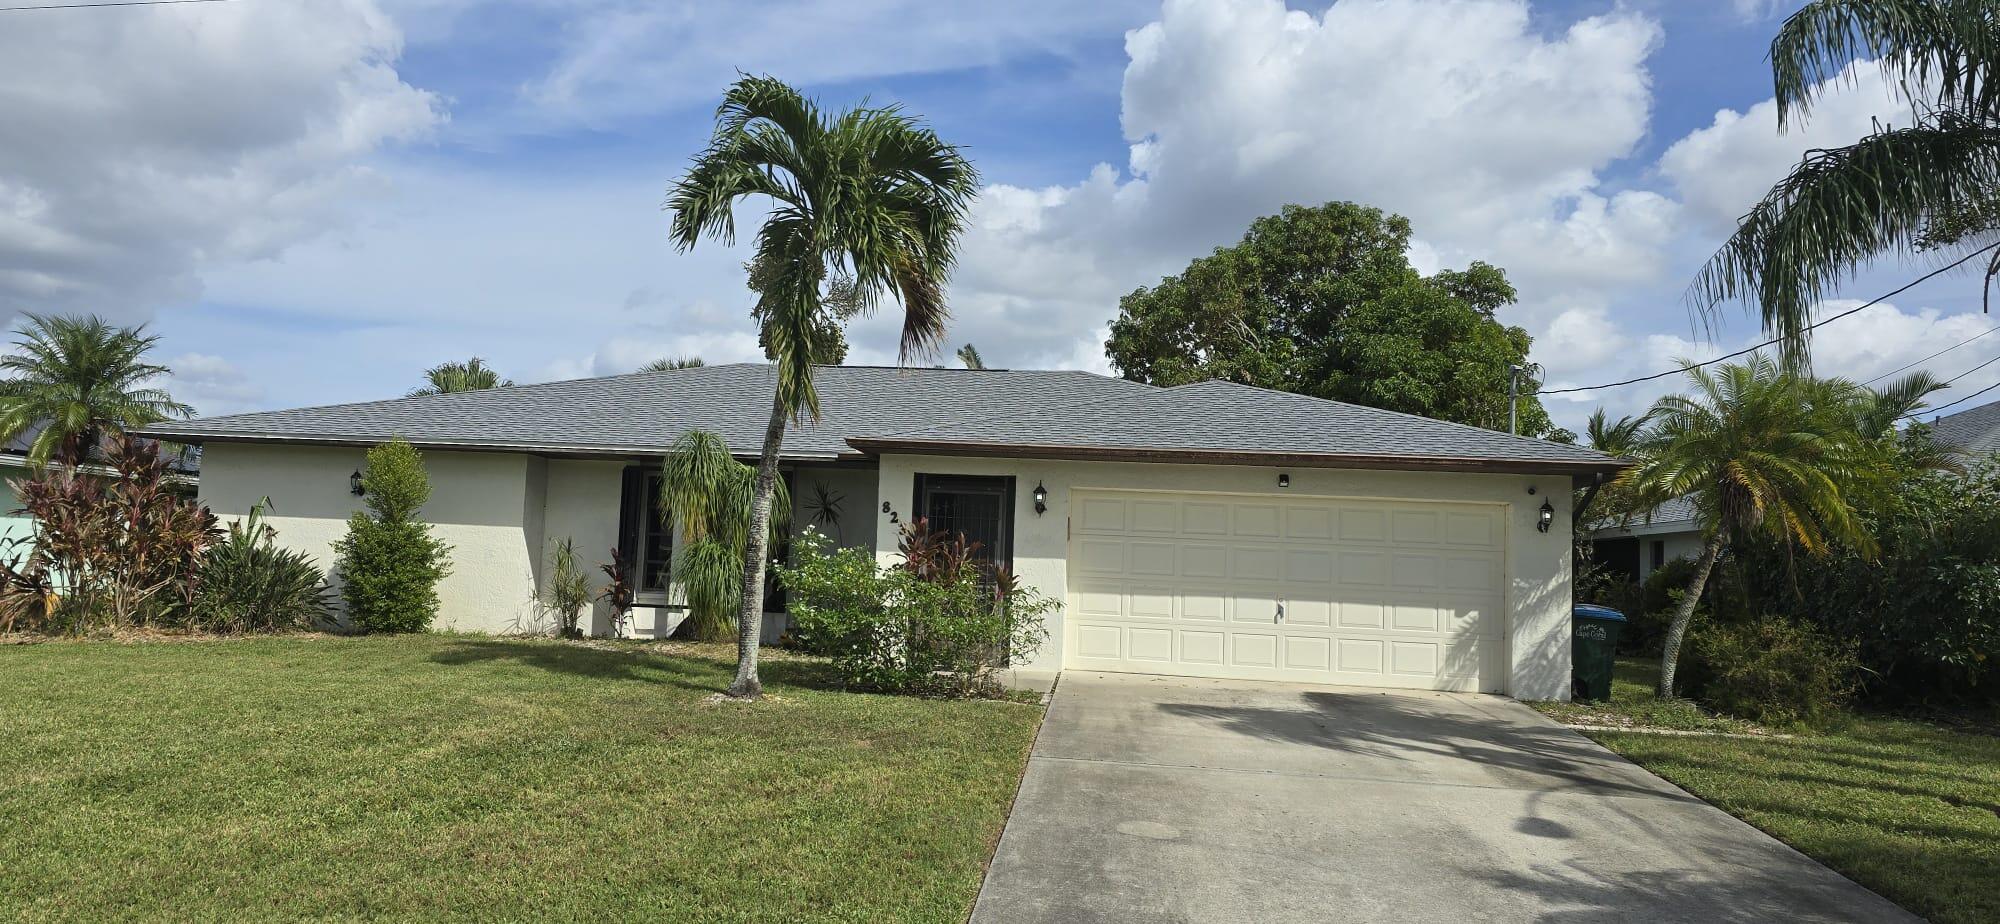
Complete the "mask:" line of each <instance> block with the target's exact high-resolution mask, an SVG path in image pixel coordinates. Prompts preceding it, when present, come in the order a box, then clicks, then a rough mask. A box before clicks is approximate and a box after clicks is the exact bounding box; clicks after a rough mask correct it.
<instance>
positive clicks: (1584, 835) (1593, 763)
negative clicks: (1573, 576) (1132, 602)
mask: <svg viewBox="0 0 2000 924" xmlns="http://www.w3.org/2000/svg"><path fill="white" fill-rule="evenodd" d="M972 920H973V921H974V922H975V924H1032V922H1062V924H1076V922H1087V921H1118V922H1191V924H1192V922H1231V924H1238V922H1242V924H1250V922H1255V924H1285V922H1294V921H1298V922H1304V921H1312V922H1327V921H1495V922H1498V921H1612V920H1632V921H1649V922H1655V921H1688V922H1715V921H1772V920H1785V921H1897V922H1903V921H1915V920H1917V919H1916V918H1915V917H1914V916H1912V915H1910V914H1908V913H1906V912H1904V911H1902V910H1901V909H1899V908H1897V907H1896V906H1895V905H1893V904H1891V903H1890V902H1888V901H1887V900H1885V899H1883V898H1882V897H1880V896H1878V895H1876V894H1874V893H1873V892H1870V891H1868V890H1867V889H1864V888H1862V887H1860V886H1858V885H1856V884H1854V883H1853V882H1851V881H1849V880H1848V879H1846V878H1843V877H1842V876H1840V875H1838V874H1836V873H1834V872H1833V871H1831V870H1829V869H1827V868H1826V867H1824V866H1821V865H1820V864H1819V863H1816V862H1814V861H1813V860H1811V859H1809V858H1807V857H1805V856H1804V855H1802V854H1800V853H1798V852H1797V851H1795V850H1792V849H1791V848H1790V847H1787V846H1785V845H1784V844H1782V843H1779V842H1778V841H1777V840H1775V839H1773V838H1771V837H1769V836H1768V835H1765V834H1763V833H1762V832H1760V831H1757V830H1756V829H1755V828H1752V827H1750V826H1749V825H1747V824H1744V823H1743V822H1741V821H1738V820H1737V819H1735V818H1733V817H1731V816H1730V815H1729V814H1728V813H1726V812H1723V811H1722V810H1720V809H1717V808H1715V807H1713V806H1711V805H1709V804H1707V803H1705V802H1702V801H1700V800H1698V799H1695V798H1693V797H1692V796H1689V795H1688V794H1686V793H1684V792H1682V791H1681V790H1680V789H1678V788H1676V787H1674V786H1672V785H1671V784H1669V783H1667V782H1665V781H1663V780H1661V779H1659V778H1658V777H1655V776H1653V775H1652V774H1650V773H1647V772H1646V771H1644V770H1642V769H1640V768H1639V767H1638V766H1636V765H1634V764H1632V763H1631V762H1629V761H1627V760H1625V759H1624V758H1621V757H1618V756H1617V755H1615V754H1612V753H1611V752H1609V751H1607V750H1605V749H1604V748H1602V747H1599V746H1598V745H1597V744H1595V743H1593V742H1591V741H1589V740H1588V739H1586V738H1584V737H1582V736H1581V735H1578V734H1576V733H1574V732H1571V731H1569V730H1567V729H1564V728H1562V727H1561V726H1559V725H1556V724H1555V723H1553V722H1551V721H1549V720H1548V719H1547V718H1546V717H1544V716H1542V715H1541V714H1540V713H1537V712H1535V711H1534V710H1533V709H1530V708H1528V707H1526V706H1523V705H1521V704H1519V703H1516V702H1514V701H1512V700H1508V699H1505V698H1502V697H1497V696H1478V695H1466V694H1450V693H1407V692H1400V691H1385V690H1373V689H1360V688H1352V687H1317V686H1305V685H1297V684H1275V683H1247V682H1240V681H1207V680H1194V679H1187V678H1174V677H1152V676H1143V675H1131V674H1087V673H1065V674H1064V675H1063V676H1062V679H1061V682H1060V683H1059V684H1058V685H1057V687H1056V693H1055V698H1054V700H1053V702H1052V703H1051V704H1050V707H1049V712H1048V716H1047V718H1046V719H1045V720H1044V723H1043V726H1042V730H1041V733H1040V736H1039V737H1038V738H1037V739H1036V742H1035V747H1034V752H1033V755H1032V756H1031V758H1030V759H1029V763H1028V772H1027V775H1026V777H1025V778H1024V779H1023V780H1022V783H1021V791H1020V794H1019V797H1018V798H1017V800H1016V802H1015V806H1014V811H1013V815H1012V816H1011V817H1010V818H1009V819H1008V822H1007V827H1006V830H1005V832H1004V833H1003V834H1002V836H1001V839H1000V845H999V848H998V850H997V852H996V854H995V856H994V860H993V866H992V869H991V870H990V871H989V872H988V874H987V877H986V882H985V884H984V886H983V887H982V888H981V890H980V893H979V899H978V903H977V905H976V906H975V907H974V909H973V914H972Z"/></svg>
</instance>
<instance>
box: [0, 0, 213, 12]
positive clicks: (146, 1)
mask: <svg viewBox="0 0 2000 924" xmlns="http://www.w3.org/2000/svg"><path fill="white" fill-rule="evenodd" d="M227 2H229V0H105V2H101V3H47V4H43V5H41V6H0V13H25V12H28V11H30V10H91V9H98V8H101V7H107V6H176V5H178V4H182V3H227Z"/></svg>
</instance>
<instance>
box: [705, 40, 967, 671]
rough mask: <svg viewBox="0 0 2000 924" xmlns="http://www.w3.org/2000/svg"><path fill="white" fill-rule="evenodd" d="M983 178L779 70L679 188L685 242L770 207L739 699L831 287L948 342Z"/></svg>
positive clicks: (726, 232) (735, 89)
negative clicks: (761, 397) (765, 415)
mask: <svg viewBox="0 0 2000 924" xmlns="http://www.w3.org/2000/svg"><path fill="white" fill-rule="evenodd" d="M978 182H979V181H978V175H977V173H976V172H975V171H974V170H973V168H972V164H971V163H970V162H969V161H967V160H966V159H965V157H964V155H963V154H962V153H960V151H959V149H958V148H957V147H955V146H953V145H950V144H946V143H945V142H944V141H943V140H941V139H939V138H938V136H937V134H936V133H934V132H932V131H931V130H930V129H928V128H926V127H924V126H923V125H922V124H920V123H919V122H917V121H916V120H915V119H912V118H911V117H909V116H907V115H904V114H903V113H902V112H901V111H900V110H899V109H897V108H896V107H893V106H891V107H884V108H872V107H868V106H862V107H860V108H856V109H850V110H848V111H846V112H842V113H838V114H832V113H827V112H823V111H822V110H821V109H820V108H819V107H818V105H816V104H815V103H814V102H813V101H811V100H809V99H806V98H805V97H804V96H803V95H801V94H800V93H799V92H798V91H797V90H795V89H793V88H791V87H790V86H787V85H785V84H784V83H782V82H780V81H778V80H775V79H773V78H770V77H744V78H742V79H740V80H738V81H737V82H736V84H735V85H734V86H732V87H730V88H729V91H728V92H727V93H726V94H725V95H724V97H723V101H722V105H721V106H720V107H719V108H718V109H717V110H716V117H715V133H714V135H713V137H712V138H711V139H710V141H709V145H708V148H707V149H706V150H704V151H702V152H701V153H700V154H699V155H697V156H696V157H695V161H694V164H693V165H692V166H691V167H689V169H688V171H687V173H686V174H685V175H683V176H682V177H681V178H680V180H679V181H678V182H676V183H675V184H674V187H673V189H672V190H671V192H670V193H669V195H668V200H667V208H668V209H669V210H670V211H671V212H672V213H673V228H672V232H671V236H672V239H673V241H674V244H675V245H676V246H677V247H678V248H680V249H681V250H683V251H685V250H688V249H689V248H692V247H693V246H694V245H695V244H696V243H697V242H698V241H700V240H701V239H702V238H704V237H713V238H718V239H720V240H722V241H723V242H725V243H728V242H732V241H733V240H734V239H735V231H736V221H735V206H736V205H737V203H739V202H741V201H743V200H746V199H757V200H759V201H768V202H769V204H770V211H769V212H768V214H766V216H765V218H764V223H763V225H762V226H761V227H760V228H759V229H758V231H757V240H756V252H755V255H754V258H753V263H756V264H760V265H763V266H765V267H768V268H769V270H770V272H769V279H768V281H766V282H765V283H764V284H762V285H760V286H759V287H757V289H756V291H757V295H758V301H757V305H756V308H755V310H754V311H753V314H754V316H755V317H756V318H757V319H758V320H759V322H760V323H761V324H762V326H763V330H762V334H763V339H764V342H765V345H766V348H767V349H768V351H769V352H770V354H771V356H772V358H773V361H774V364H775V366H776V368H777V388H776V391H775V393H774V394H773V397H772V401H771V418H770V423H769V425H768V426H767V427H766V429H765V432H764V447H763V453H762V456H761V458H760V459H759V461H758V465H757V479H756V482H755V485H754V490H753V491H752V496H751V510H750V523H749V529H748V531H747V532H748V536H747V537H746V542H745V548H744V550H743V556H744V568H743V593H742V599H741V607H740V610H739V617H738V619H737V624H738V631H737V669H736V679H735V681H734V682H733V683H731V684H730V687H729V693H730V695H731V696H738V697H754V696H756V695H758V694H759V693H760V692H761V690H762V684H761V683H759V681H758V679H757V644H758V634H759V628H760V623H761V621H762V619H761V617H762V611H763V607H764V562H765V558H766V556H767V554H768V545H769V539H770V536H769V530H768V528H767V526H768V523H769V521H770V513H771V496H772V493H773V491H774V490H775V486H776V484H777V479H778V453H779V450H780V449H781V448H782V447H783V444H784V439H785V426H786V423H787V421H790V420H794V419H800V420H803V419H809V418H816V417H817V416H818V414H819V396H818V394H817V393H816V392H815V391H814V388H813V363H814V362H815V360H816V358H817V357H816V355H815V352H816V351H815V349H814V345H815V344H816V343H819V342H821V341H823V340H825V336H824V333H823V332H824V331H825V329H826V324H827V320H828V310H829V309H828V307H827V305H826V301H825V295H826V292H827V290H828V288H829V287H832V286H834V285H836V284H838V283H842V282H845V283H849V284H851V285H852V286H854V289H855V291H856V292H857V293H858V294H859V296H860V300H861V303H862V304H863V305H864V306H872V305H873V304H874V303H875V302H876V301H877V300H878V299H879V298H881V297H882V296H884V295H893V296H894V297H896V298H897V299H898V300H899V301H900V302H901V303H902V307H903V333H902V342H901V351H900V352H901V355H902V357H903V358H904V359H905V360H908V359H911V358H913V357H916V356H921V355H926V354H929V353H931V352H932V351H933V350H935V348H936V345H937V343H938V341H939V339H940V338H941V337H942V336H943V334H944V324H945V317H946V310H945V303H944V284H945V281H946V279H947V278H948V276H949V275H950V272H951V268H952V264H953V262H954V260H955V258H956V254H957V246H958V238H959V234H960V232H961V231H962V230H963V229H964V227H965V222H966V210H967V208H968V207H969V206H970V205H971V202H972V198H973V196H974V195H975V193H976V192H977V190H978Z"/></svg>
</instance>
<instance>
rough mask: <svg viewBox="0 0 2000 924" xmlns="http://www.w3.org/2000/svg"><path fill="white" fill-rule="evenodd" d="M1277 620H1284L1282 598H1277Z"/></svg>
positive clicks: (1283, 602)
mask: <svg viewBox="0 0 2000 924" xmlns="http://www.w3.org/2000/svg"><path fill="white" fill-rule="evenodd" d="M1277 621H1278V622H1284V621H1285V601H1283V600H1279V601H1278V619H1277Z"/></svg>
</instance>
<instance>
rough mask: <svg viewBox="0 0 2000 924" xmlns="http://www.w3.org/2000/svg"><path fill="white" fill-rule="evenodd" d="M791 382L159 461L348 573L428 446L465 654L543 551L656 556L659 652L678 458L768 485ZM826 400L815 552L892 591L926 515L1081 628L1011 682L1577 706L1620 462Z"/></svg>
mask: <svg viewBox="0 0 2000 924" xmlns="http://www.w3.org/2000/svg"><path fill="white" fill-rule="evenodd" d="M773 383H774V376H773V372H772V370H771V368H770V367H768V366H765V365H760V364H743V365H724V366H708V367H702V368H695V369H683V370H675V371H667V372H653V373H639V374H633V375H620V376H610V377H605V378H591V379H579V380H575V381H566V382H551V383H547V384H540V385H520V386H513V387H508V388H499V389H492V390H487V391H478V392H465V393H458V394H446V395H431V396H424V397H415V398H398V399H394V400H387V401H375V402H368V403H362V404H343V405H334V406H328V407H313V408H301V409H297V410H285V411H271V412H265V413H254V414H240V415H235V416H229V417H214V418H208V419H203V420H194V421H187V422H175V423H167V424H160V425H157V426H154V427H151V428H148V430H147V433H149V434H150V435H153V436H158V437H161V438H163V439H172V440H177V441H182V442H188V443H198V444H201V445H202V446H203V449H204V455H203V465H202V481H201V497H202V498H203V499H204V500H205V501H206V502H207V503H208V504H209V506H210V507H211V508H213V509H214V510H216V511H217V513H218V514H222V515H225V516H226V515H229V514H231V513H241V512H242V511H246V510H248V509H249V507H250V505H252V504H253V503H256V502H257V501H258V500H259V499H260V498H264V497H269V498H271V499H272V501H273V503H274V509H273V515H272V517H271V523H272V525H274V526H275V527H276V528H277V529H278V532H279V540H280V541H281V542H284V543H287V544H290V545H292V546H295V547H297V548H300V549H302V550H305V551H307V552H309V553H311V554H312V555H313V556H314V557H316V558H318V559H319V560H320V561H321V562H323V563H324V562H331V561H332V559H333V554H332V550H331V547H332V544H333V542H334V541H335V540H336V539H338V538H339V537H340V536H341V535H342V534H343V533H344V531H345V520H346V519H347V517H348V515H349V514H351V513H353V512H354V511H356V510H358V509H360V507H361V500H362V499H361V498H360V497H358V496H356V495H355V493H353V491H352V490H351V489H350V480H351V479H352V476H353V474H354V473H356V472H358V470H359V469H360V468H361V466H362V465H363V464H364V458H363V452H364V450H365V449H366V447H368V446H370V445H374V444H376V443H379V442H381V441H383V440H386V439H389V438H392V437H400V438H403V439H406V440H409V441H410V442H411V443H413V444H415V445H416V446H417V447H418V448H419V449H421V450H423V451H424V458H425V462H426V465H427V466H428V469H429V471H430V475H431V481H432V485H433V488H434V493H433V495H432V498H431V501H430V504H429V505H428V506H427V507H426V508H425V509H424V511H423V513H424V516H425V517H426V518H427V519H428V520H430V521H431V522H432V523H434V524H436V525H437V533H438V534H439V535H440V536H441V537H442V538H443V539H444V540H445V541H447V542H449V543H451V545H452V546H453V548H454V551H453V554H452V559H453V571H452V574H451V576H450V577H449V578H448V579H446V581H445V582H444V584H443V585H442V587H441V588H440V594H441V596H442V599H443V606H442V610H441V613H440V620H439V625H440V627H448V628H452V629H458V630H476V631H486V632H509V631H516V630H525V629H531V628H535V627H536V626H537V624H538V622H539V620H538V617H537V614H536V610H535V607H534V604H533V600H534V598H535V594H536V589H537V587H538V586H539V582H540V580H541V578H542V574H543V569H544V562H545V555H544V550H545V549H546V548H547V547H548V545H549V544H550V543H551V542H553V541H556V540H560V539H562V538H565V537H568V538H573V539H574V540H575V542H576V545H577V548H579V549H580V550H583V551H584V553H585V554H587V555H592V556H595V557H597V558H598V559H599V560H602V559H605V558H608V557H609V556H610V552H611V550H612V548H613V547H622V548H625V549H628V550H630V551H631V553H632V554H633V555H634V556H635V558H636V559H637V561H638V562H639V566H640V569H641V574H642V594H641V597H640V603H641V604H642V606H641V607H640V612H639V613H638V614H637V615H636V616H635V619H634V625H633V627H632V630H633V631H634V632H636V633H637V634H640V635H652V634H663V633H665V632H667V631H669V630H670V629H671V627H672V626H673V625H674V624H675V623H676V622H677V621H678V607H677V606H676V600H675V596H674V593H673V588H671V587H670V586H668V581H667V580H666V574H667V570H666V567H667V561H668V559H669V557H670V556H671V555H672V548H673V535H672V532H671V530H670V529H669V528H668V527H667V526H665V525H662V524H661V523H660V522H659V519H658V518H657V517H656V516H652V515H649V511H653V510H655V509H656V507H655V502H654V492H655V491H657V489H658V469H659V465H660V458H661V455H662V453H663V452H664V451H665V450H666V449H667V447H668V446H669V444H671V443H672V442H673V441H674V439H675V438H676V437H678V436H680V435H681V434H682V433H684V432H686V431H688V430H689V429H691V428H702V429H708V430H712V431H715V432H717V433H719V434H721V435H722V436H723V437H724V438H725V439H726V440H727V442H728V444H729V446H730V448H731V449H732V450H733V451H735V452H736V453H738V454H740V456H741V457H742V458H744V459H746V460H748V459H752V458H754V457H755V456H756V454H757V453H758V451H759V448H760V443H761V439H762V435H763V429H764V424H765V421H766V420H767V418H768V416H769V410H768V409H769V402H770V399H771V394H772V389H773ZM817 383H818V388H819V394H820V401H821V406H822V409H823V412H824V413H823V416H822V417H821V419H820V420H819V421H817V422H816V423H813V424H808V425H802V426H799V427H797V428H795V429H793V430H792V431H791V432H790V433H789V434H788V435H787V436H786V439H785V444H784V453H783V466H782V469H783V472H784V475H785V477H786V478H788V479H790V484H791V486H792V497H793V500H794V506H795V507H796V508H797V509H796V510H795V511H794V515H793V518H792V521H793V523H794V524H796V525H797V526H799V527H803V526H806V525H816V526H818V527H819V528H820V529H821V530H822V531H824V532H827V533H830V534H831V535H832V536H833V537H834V538H835V539H836V540H837V541H838V542H839V543H841V544H844V545H847V546H859V547H865V548H872V549H874V550H875V553H876V555H877V556H878V557H879V558H881V559H882V560H883V561H884V562H890V561H893V560H894V557H895V549H896V540H897V536H898V530H899V529H900V528H901V526H900V525H899V524H902V523H909V522H911V521H913V520H915V519H916V518H917V517H927V518H929V519H930V521H931V522H932V524H933V525H934V526H937V527H941V528H945V529H950V530H955V531H960V532H964V533H966V534H967V535H968V536H969V537H971V538H973V539H975V540H977V541H978V542H980V543H981V545H982V547H983V548H984V549H986V550H988V552H989V553H990V554H991V555H993V556H995V557H996V558H997V559H999V560H1002V561H1005V562H1007V563H1009V564H1010V565H1011V567H1012V570H1013V572H1014V573H1015V574H1016V575H1017V576H1018V578H1019V579H1020V580H1021V581H1022V582H1023V583H1024V584H1026V585H1028V586H1031V587H1033V588H1035V589H1037V590H1039V591H1040V592H1042V593H1044V594H1048V595H1050V596H1052V597H1055V598H1056V599H1058V600H1061V601H1063V602H1064V604H1065V605H1064V606H1063V608H1062V610H1061V612H1060V613H1059V614H1057V615H1056V616H1055V617H1053V618H1052V620H1051V623H1050V625H1049V630H1050V639H1049V641H1048V643H1047V644H1046V645H1044V646H1043V647H1042V648H1041V650H1039V651H1037V652H1036V653H1035V654H1034V655H1033V656H1032V658H1030V659H1028V660H1027V661H1026V663H1023V664H1020V665H1017V666H1020V667H1024V668H1030V669H1037V668H1039V669H1050V668H1071V669H1079V670H1105V671H1129V672H1141V673H1155V674H1179V675H1192V676H1200V677H1224V678H1247V679H1268V680H1289V681H1308V682H1322V683H1343V684H1362V685H1374V686H1391V687H1414V688H1421V689H1440V690H1466V691H1488V692H1497V693H1508V694H1512V695H1514V696H1517V697H1522V698H1536V699H1541V698H1564V697H1567V696H1568V694H1569V690H1570V641H1569V624H1570V586H1571V585H1570V579H1571V576H1570V536H1569V531H1570V525H1569V524H1570V519H1569V507H1570V489H1571V486H1572V484H1573V483H1574V482H1575V481H1576V480H1577V479H1595V478H1602V477H1606V476H1609V475H1610V474H1612V473H1614V472H1616V471H1617V470H1618V469H1619V468H1620V467H1621V465H1622V463H1621V462H1620V461H1619V460H1617V459H1614V458H1612V457H1610V456H1606V455H1604V454H1601V453H1597V452H1593V451H1591V450H1588V449H1583V448H1579V447H1575V446H1567V445H1561V444H1557V443H1550V442H1545V441H1541V440H1533V439H1525V438H1520V437H1514V436H1509V435H1507V434H1504V433H1496V432H1494V431H1491V430H1484V429H1479V428H1476V427H1469V426H1462V425H1458V424H1451V423H1444V422H1440V421H1436V420H1430V419H1427V418H1423V417H1414V416H1410V415H1407V414H1399V413H1393V412H1390V411H1383V410H1378V409H1374V408H1367V407H1359V406H1355V405H1350V404H1342V403H1338V402H1333V401H1322V400H1318V399H1315V398H1308V397H1303V396H1299V395H1292V394H1284V393H1280V392H1273V391H1267V390H1263V389H1259V388H1251V387H1246V386H1242V385H1234V384H1230V383H1226V382H1201V383H1197V384H1191V385H1181V386H1177V387H1173V388H1156V387H1153V386H1149V385H1142V384H1138V383H1133V382H1128V381H1124V380H1120V379H1115V378H1108V377H1104V376H1099V375H1093V374H1089V373H1085V372H1073V371H1010V370H997V369H996V370H968V369H926V368H868V367H851V366H838V367H822V368H821V369H820V370H819V371H818V374H817ZM828 501H837V502H835V503H831V504H829V503H828ZM829 509H830V510H831V513H829V512H828V511H829ZM776 605H780V606H781V605H782V600H778V601H776ZM594 618H595V621H594V623H593V626H594V628H596V629H597V630H598V631H603V629H604V614H603V613H602V612H601V611H600V612H599V613H597V614H596V615H595V617H594ZM782 618H783V617H782V615H781V614H778V615H774V616H773V617H772V619H771V620H767V630H768V629H771V628H778V627H781V626H782ZM767 635H768V632H767Z"/></svg>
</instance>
